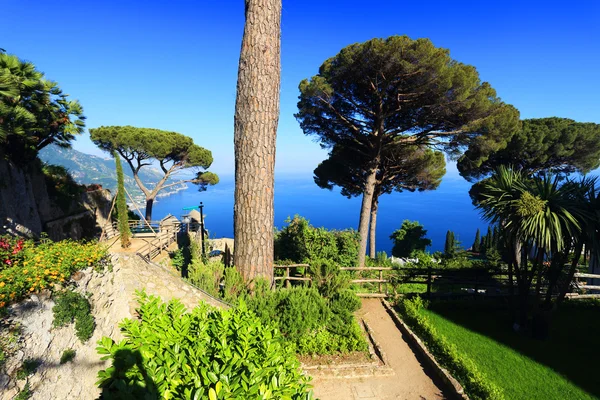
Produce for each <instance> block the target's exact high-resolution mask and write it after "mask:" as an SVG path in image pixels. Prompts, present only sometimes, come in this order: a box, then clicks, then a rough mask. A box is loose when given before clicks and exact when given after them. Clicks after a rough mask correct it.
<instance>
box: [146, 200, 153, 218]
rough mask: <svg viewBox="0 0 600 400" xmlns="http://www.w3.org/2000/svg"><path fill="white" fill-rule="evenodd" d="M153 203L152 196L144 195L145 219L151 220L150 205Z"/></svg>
mask: <svg viewBox="0 0 600 400" xmlns="http://www.w3.org/2000/svg"><path fill="white" fill-rule="evenodd" d="M153 205H154V197H146V221H148V223H150V221H152V206H153Z"/></svg>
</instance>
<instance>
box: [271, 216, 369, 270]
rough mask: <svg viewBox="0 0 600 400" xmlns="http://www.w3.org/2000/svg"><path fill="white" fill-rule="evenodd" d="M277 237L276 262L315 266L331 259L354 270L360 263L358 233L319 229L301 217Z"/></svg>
mask: <svg viewBox="0 0 600 400" xmlns="http://www.w3.org/2000/svg"><path fill="white" fill-rule="evenodd" d="M286 223H287V226H285V227H284V228H283V229H281V230H280V231H278V232H277V233H276V234H275V259H276V260H289V261H291V262H293V263H308V264H311V263H312V262H313V261H314V260H319V259H327V260H331V261H332V262H334V263H336V264H339V265H341V266H343V267H353V266H355V265H356V262H357V259H358V246H359V236H358V233H357V232H356V231H354V230H343V231H336V230H331V231H330V230H327V229H325V228H315V227H314V226H312V225H310V223H309V221H308V220H307V219H305V218H303V217H300V216H298V215H296V216H294V218H288V219H287V220H286Z"/></svg>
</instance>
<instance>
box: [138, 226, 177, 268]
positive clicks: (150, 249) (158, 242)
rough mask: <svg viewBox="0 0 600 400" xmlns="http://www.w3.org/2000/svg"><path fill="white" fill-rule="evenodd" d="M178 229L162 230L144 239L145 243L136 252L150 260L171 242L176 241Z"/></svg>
mask: <svg viewBox="0 0 600 400" xmlns="http://www.w3.org/2000/svg"><path fill="white" fill-rule="evenodd" d="M177 234H178V231H176V230H175V231H172V232H171V231H163V232H160V233H159V234H158V235H157V236H156V237H154V238H153V239H151V240H146V244H144V245H143V246H142V247H140V248H139V249H138V251H137V254H138V255H139V256H140V257H142V258H145V259H146V260H148V261H151V260H152V259H154V258H155V257H156V256H158V255H159V254H160V253H161V252H163V251H164V250H166V249H167V248H168V247H169V246H170V245H171V244H172V243H174V242H175V241H177Z"/></svg>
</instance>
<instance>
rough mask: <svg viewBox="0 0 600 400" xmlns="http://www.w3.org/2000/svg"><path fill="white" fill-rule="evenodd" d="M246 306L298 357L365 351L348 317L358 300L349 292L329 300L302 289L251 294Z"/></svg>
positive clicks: (358, 334) (353, 324) (363, 344)
mask: <svg viewBox="0 0 600 400" xmlns="http://www.w3.org/2000/svg"><path fill="white" fill-rule="evenodd" d="M248 307H249V308H250V309H251V310H253V311H254V312H255V313H256V315H258V317H259V318H260V319H261V320H262V321H263V322H264V323H268V322H273V323H275V324H276V325H277V326H278V327H279V329H280V331H281V332H282V334H283V335H284V336H285V337H286V339H287V340H288V342H289V343H291V344H294V345H295V348H296V351H297V352H298V353H300V354H315V353H316V354H332V353H338V352H350V351H361V350H365V349H366V342H365V341H364V338H363V337H362V335H361V332H360V328H359V327H358V325H357V324H356V321H355V320H354V316H353V314H352V313H353V312H354V311H356V310H357V307H360V300H358V297H356V295H355V294H354V293H353V292H352V291H350V290H341V291H340V292H338V293H336V294H334V295H333V297H332V298H330V299H327V298H325V297H323V296H322V295H320V294H319V292H318V291H317V290H316V289H314V288H306V287H302V286H300V287H294V288H292V289H280V290H276V291H271V292H266V293H264V292H263V293H260V294H258V293H255V294H254V295H253V296H252V297H250V298H249V299H248ZM357 328H358V329H357Z"/></svg>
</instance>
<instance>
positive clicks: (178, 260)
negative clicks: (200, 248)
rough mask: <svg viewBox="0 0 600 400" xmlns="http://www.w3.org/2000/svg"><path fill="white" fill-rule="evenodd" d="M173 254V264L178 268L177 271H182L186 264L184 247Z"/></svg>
mask: <svg viewBox="0 0 600 400" xmlns="http://www.w3.org/2000/svg"><path fill="white" fill-rule="evenodd" d="M170 256H171V265H172V266H173V267H175V268H176V269H177V271H181V269H182V268H183V267H184V265H185V255H184V251H183V249H177V250H175V251H174V252H173V253H171V254H170Z"/></svg>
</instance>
